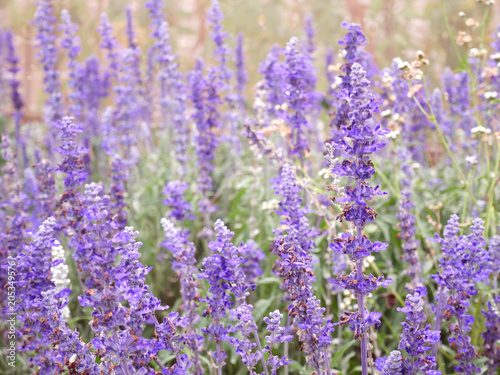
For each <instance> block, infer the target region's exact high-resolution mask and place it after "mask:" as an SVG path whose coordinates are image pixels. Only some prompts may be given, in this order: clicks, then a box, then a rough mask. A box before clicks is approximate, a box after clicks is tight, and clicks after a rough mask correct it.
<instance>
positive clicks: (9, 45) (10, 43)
mask: <svg viewBox="0 0 500 375" xmlns="http://www.w3.org/2000/svg"><path fill="white" fill-rule="evenodd" d="M4 39H5V43H6V54H7V56H6V62H7V64H8V65H7V66H8V68H7V70H8V72H9V73H10V74H11V77H10V80H9V85H10V93H11V94H10V97H11V101H12V108H13V109H14V112H13V113H12V117H13V118H14V122H15V134H16V143H15V146H14V151H15V153H16V156H17V160H18V165H19V166H20V165H21V160H23V164H24V165H27V164H28V156H27V154H26V142H25V140H24V139H22V138H21V120H22V118H23V113H22V109H23V106H24V102H23V98H22V97H21V93H20V92H19V87H20V85H21V82H20V81H19V79H18V78H17V73H19V70H20V69H19V58H18V57H17V54H16V49H15V46H14V35H13V34H12V32H11V31H10V30H7V31H6V32H5V34H4ZM21 158H22V159H21Z"/></svg>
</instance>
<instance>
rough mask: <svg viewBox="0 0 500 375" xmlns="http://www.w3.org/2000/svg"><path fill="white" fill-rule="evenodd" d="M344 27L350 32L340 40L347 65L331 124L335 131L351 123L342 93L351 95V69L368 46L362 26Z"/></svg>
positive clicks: (342, 68) (350, 25) (343, 68)
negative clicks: (345, 92)
mask: <svg viewBox="0 0 500 375" xmlns="http://www.w3.org/2000/svg"><path fill="white" fill-rule="evenodd" d="M342 27H343V28H345V29H347V30H348V33H347V34H346V35H345V36H344V38H343V39H341V40H339V44H340V45H341V46H343V47H344V49H345V56H344V59H345V64H344V65H342V67H341V70H342V73H343V75H341V77H340V78H341V79H342V82H341V83H340V85H339V86H338V96H337V99H338V100H339V101H340V103H338V105H336V106H337V107H338V109H337V111H336V114H335V117H334V119H333V120H332V122H331V124H330V125H331V126H332V127H333V129H334V130H335V129H339V128H341V127H342V126H343V125H347V124H348V123H349V122H350V119H349V116H348V114H349V104H348V103H345V102H343V101H342V91H343V90H347V92H348V93H350V90H351V69H352V65H353V64H354V63H360V59H359V51H360V50H361V47H362V46H365V45H367V44H368V41H367V40H366V36H365V34H363V31H362V30H361V26H360V25H358V24H356V23H347V22H342Z"/></svg>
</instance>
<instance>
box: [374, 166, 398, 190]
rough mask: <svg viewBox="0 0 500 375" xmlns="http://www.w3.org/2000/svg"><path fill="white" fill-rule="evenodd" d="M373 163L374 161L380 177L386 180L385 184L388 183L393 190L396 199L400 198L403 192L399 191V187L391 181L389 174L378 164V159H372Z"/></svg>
mask: <svg viewBox="0 0 500 375" xmlns="http://www.w3.org/2000/svg"><path fill="white" fill-rule="evenodd" d="M372 163H373V166H374V167H375V170H376V171H377V174H378V175H380V178H381V179H382V181H384V182H385V184H386V185H387V187H388V188H389V190H390V191H391V193H392V195H393V196H394V197H395V198H396V199H399V197H400V195H401V193H400V192H399V188H396V187H395V186H394V185H393V184H391V182H390V181H389V179H388V178H387V176H386V175H385V174H384V172H382V169H381V168H380V166H379V165H378V163H377V162H376V161H374V160H372Z"/></svg>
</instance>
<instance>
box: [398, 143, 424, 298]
mask: <svg viewBox="0 0 500 375" xmlns="http://www.w3.org/2000/svg"><path fill="white" fill-rule="evenodd" d="M400 157H401V158H402V160H408V159H409V155H408V153H407V152H406V150H403V151H401V152H400ZM401 169H402V171H403V173H404V175H405V177H404V178H403V179H402V180H401V185H402V190H401V198H400V201H399V212H398V214H397V215H396V218H397V219H398V220H399V223H398V228H399V229H400V230H401V231H400V232H399V233H398V238H400V239H401V240H402V243H403V244H402V248H403V255H402V256H401V259H403V260H404V261H405V262H407V263H408V264H409V266H408V268H406V269H405V274H406V275H408V277H409V278H410V282H409V283H408V284H407V285H406V287H407V288H408V289H409V291H410V292H411V291H413V290H414V289H415V287H417V286H418V285H421V284H422V281H423V280H422V277H421V272H422V263H421V262H420V259H419V256H418V245H419V243H418V241H417V240H416V239H415V234H416V232H417V230H416V228H415V222H416V219H415V216H414V215H413V213H412V210H413V208H414V207H415V205H414V204H413V202H412V191H411V179H412V176H413V171H412V169H411V166H410V165H408V164H404V165H403V166H402V167H401Z"/></svg>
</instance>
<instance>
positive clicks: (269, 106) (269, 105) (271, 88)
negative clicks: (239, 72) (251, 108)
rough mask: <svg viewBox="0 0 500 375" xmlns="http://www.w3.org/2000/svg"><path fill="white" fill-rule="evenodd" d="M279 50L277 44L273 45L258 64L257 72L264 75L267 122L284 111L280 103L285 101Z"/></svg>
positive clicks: (282, 69)
mask: <svg viewBox="0 0 500 375" xmlns="http://www.w3.org/2000/svg"><path fill="white" fill-rule="evenodd" d="M281 51H282V49H281V48H280V47H279V46H276V45H275V46H273V47H272V48H271V50H270V51H269V53H268V54H267V56H266V58H265V60H264V61H263V62H261V63H260V66H259V73H260V74H262V75H263V76H264V82H263V85H262V90H263V91H264V96H265V105H266V110H267V115H268V117H269V122H271V121H272V120H274V119H277V118H279V117H280V116H281V115H282V114H283V113H284V112H283V109H282V105H283V104H284V103H285V89H284V84H285V65H284V63H283V62H282V61H281V60H280V57H281ZM264 123H266V121H264Z"/></svg>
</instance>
